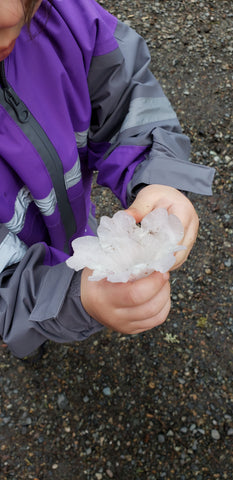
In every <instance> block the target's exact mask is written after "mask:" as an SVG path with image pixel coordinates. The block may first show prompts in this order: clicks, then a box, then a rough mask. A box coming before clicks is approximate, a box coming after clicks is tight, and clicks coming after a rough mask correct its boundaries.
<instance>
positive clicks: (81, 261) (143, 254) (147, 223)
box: [66, 208, 185, 282]
mask: <svg viewBox="0 0 233 480" xmlns="http://www.w3.org/2000/svg"><path fill="white" fill-rule="evenodd" d="M183 235H184V230H183V226H182V224H181V222H180V220H179V219H178V218H177V217H176V216H175V215H168V212H167V210H166V209H164V208H157V209H155V210H153V211H152V212H150V213H149V214H148V215H146V216H145V217H144V218H143V220H142V222H141V227H140V226H138V225H137V224H136V222H135V220H134V218H133V217H132V216H131V215H128V214H127V213H126V212H125V211H123V210H122V211H119V212H117V213H116V214H115V215H114V216H113V217H112V218H109V217H106V216H104V217H102V218H101V220H100V225H99V227H98V229H97V237H81V238H77V239H76V240H74V241H73V242H72V247H73V250H74V254H73V256H72V257H70V258H69V259H68V260H67V262H66V263H67V265H68V266H69V267H71V268H74V269H75V270H77V271H78V270H81V269H82V268H84V267H88V268H90V269H91V270H93V274H92V276H91V277H89V279H90V280H93V281H97V280H101V279H103V278H107V280H108V281H110V282H127V281H128V280H135V279H138V278H142V277H145V276H147V275H149V274H150V273H152V272H154V271H155V270H156V271H159V272H161V273H165V272H167V271H168V270H169V269H170V268H171V267H172V266H173V265H174V263H175V256H174V253H175V252H177V251H178V250H182V249H184V248H185V247H183V246H180V245H178V243H179V242H180V241H181V240H182V238H183Z"/></svg>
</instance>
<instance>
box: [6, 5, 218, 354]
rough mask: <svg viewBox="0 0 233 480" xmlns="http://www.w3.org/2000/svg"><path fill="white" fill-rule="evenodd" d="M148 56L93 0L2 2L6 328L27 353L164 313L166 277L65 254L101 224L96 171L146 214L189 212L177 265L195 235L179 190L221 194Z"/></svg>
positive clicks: (150, 323)
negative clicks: (104, 272)
mask: <svg viewBox="0 0 233 480" xmlns="http://www.w3.org/2000/svg"><path fill="white" fill-rule="evenodd" d="M29 22H30V30H29V28H28V25H26V23H27V24H29ZM149 60H150V58H149V54H148V51H147V48H146V45H145V42H144V41H143V40H142V38H141V37H139V36H138V35H137V34H136V33H135V32H134V31H133V30H132V29H130V28H129V27H128V26H126V25H125V24H123V23H121V22H119V21H117V19H116V18H114V17H113V16H111V15H110V14H109V13H108V12H106V11H105V10H103V9H102V8H101V7H100V6H99V5H98V4H97V3H96V2H95V1H94V0H67V1H66V2H62V1H61V0H53V1H52V2H51V5H49V2H48V1H46V0H43V1H41V0H40V1H30V0H27V1H26V0H8V1H7V2H6V1H4V2H1V4H0V62H1V63H0V85H1V88H0V172H1V184H0V196H1V201H0V222H1V224H0V271H1V274H0V307H1V308H0V335H1V336H2V338H3V340H4V341H5V342H6V343H7V344H8V346H9V348H10V350H11V351H12V353H13V354H14V355H16V356H17V357H20V358H21V357H24V356H25V355H28V354H29V353H30V352H33V351H34V350H35V349H36V348H38V347H39V346H40V345H41V344H43V343H44V342H45V341H46V339H50V340H53V341H55V342H72V341H79V340H83V339H85V338H87V337H88V336H89V335H91V334H93V333H95V332H97V331H98V330H100V329H101V328H102V327H103V325H105V326H109V327H111V328H112V329H114V330H116V331H119V332H123V333H129V334H135V333H139V332H142V331H146V330H149V329H151V328H153V327H155V326H157V325H159V324H161V323H162V322H164V321H165V319H166V318H167V315H168V313H169V309H170V285H169V274H164V275H162V274H161V273H158V272H155V273H153V274H152V275H150V276H149V277H147V278H144V279H141V280H137V281H135V282H128V283H127V284H121V283H118V284H111V283H109V282H107V281H106V280H103V281H100V282H90V281H88V276H89V274H90V272H89V271H88V269H87V268H85V269H84V270H83V271H82V272H74V271H72V270H71V269H69V268H68V267H67V266H66V263H65V260H66V258H67V256H69V255H71V254H72V251H71V247H70V244H71V241H72V240H73V239H74V238H75V237H77V236H83V235H87V234H88V235H89V234H91V233H92V234H93V232H95V229H96V225H95V220H94V217H93V212H94V210H93V206H92V204H91V201H90V192H91V182H92V172H93V171H94V170H97V171H98V179H97V181H98V183H99V184H100V185H103V186H107V187H109V188H111V190H112V192H113V193H114V194H115V195H116V196H117V197H118V198H119V199H120V201H121V203H122V206H123V207H124V208H127V207H128V213H129V214H131V215H133V216H134V217H135V219H136V221H137V222H139V221H140V220H141V219H142V218H143V217H144V216H145V215H146V214H147V213H149V212H150V211H151V210H153V209H154V208H155V207H165V208H167V209H168V211H169V213H174V214H176V215H177V216H178V217H179V218H180V220H181V222H182V223H183V225H184V230H185V235H184V240H183V244H184V245H185V246H186V247H187V249H186V251H182V252H179V253H178V254H177V261H176V268H177V267H178V266H180V265H181V264H182V263H183V262H184V261H185V259H186V258H187V256H188V253H189V252H190V250H191V248H192V246H193V243H194V242H195V239H196V235H197V229H198V218H197V214H196V212H195V210H194V207H193V206H192V204H191V202H190V201H189V200H188V199H187V197H186V196H185V195H184V194H183V193H181V191H192V192H195V193H199V194H207V195H210V194H211V183H212V179H213V174H214V171H213V169H210V168H207V167H205V166H202V165H194V164H192V163H190V162H189V161H188V157H189V150H190V148H189V141H188V139H187V137H186V136H184V135H183V134H182V133H181V129H180V125H179V123H178V120H177V117H176V115H175V113H174V111H173V109H172V107H171V105H170V103H169V101H168V100H167V98H166V97H165V96H164V93H163V91H162V89H161V87H160V85H159V84H158V82H157V81H156V80H155V78H154V77H153V75H152V74H151V73H150V71H149V70H148V64H149Z"/></svg>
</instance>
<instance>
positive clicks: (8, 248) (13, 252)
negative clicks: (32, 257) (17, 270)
mask: <svg viewBox="0 0 233 480" xmlns="http://www.w3.org/2000/svg"><path fill="white" fill-rule="evenodd" d="M26 251H27V246H26V245H25V243H23V242H22V241H21V240H20V239H19V238H18V237H17V236H16V235H15V234H14V233H11V232H9V233H8V234H7V235H6V237H5V238H4V240H3V241H2V243H1V244H0V273H1V272H2V271H3V270H4V268H6V267H9V266H10V265H13V264H14V263H18V262H20V260H22V258H23V257H24V255H25V253H26Z"/></svg>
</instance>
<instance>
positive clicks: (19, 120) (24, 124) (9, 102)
mask: <svg viewBox="0 0 233 480" xmlns="http://www.w3.org/2000/svg"><path fill="white" fill-rule="evenodd" d="M0 85H1V86H2V88H0V105H3V106H4V108H5V109H6V111H7V112H8V114H9V115H10V116H11V118H12V119H13V120H14V121H15V122H16V124H17V125H18V126H19V127H20V129H21V130H22V131H23V133H24V134H25V135H26V137H27V138H28V139H29V140H30V142H31V143H32V145H33V146H34V148H35V149H36V150H37V152H38V153H39V155H40V157H41V159H42V161H43V163H44V165H45V167H46V169H47V171H48V173H49V175H50V178H51V180H52V184H53V187H54V190H55V194H56V198H57V206H58V210H59V212H60V216H61V221H62V224H63V227H64V231H65V236H66V241H65V245H64V252H66V253H68V254H70V249H69V242H70V238H71V237H72V236H73V235H74V233H75V232H76V220H75V217H74V213H73V211H72V208H71V205H70V202H69V199H68V195H67V191H66V186H65V181H64V173H63V166H62V162H61V159H60V157H59V155H58V153H57V151H56V149H55V148H54V146H53V144H52V143H51V141H50V140H49V138H48V136H47V134H46V133H45V131H44V130H43V128H42V127H41V126H40V124H39V123H38V122H37V120H36V119H35V117H34V116H33V115H32V113H31V112H30V110H28V108H27V107H26V105H25V104H24V103H23V101H22V100H21V99H20V98H19V97H18V95H17V94H16V92H15V91H14V90H13V88H12V87H11V86H10V84H9V83H8V81H7V78H6V74H5V67H4V62H3V61H2V62H0Z"/></svg>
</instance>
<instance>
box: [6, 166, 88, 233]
mask: <svg viewBox="0 0 233 480" xmlns="http://www.w3.org/2000/svg"><path fill="white" fill-rule="evenodd" d="M81 176H82V175H81V167H80V160H79V157H78V159H77V161H76V162H75V164H74V166H73V167H72V168H71V169H70V170H69V171H68V172H67V173H66V174H65V175H64V179H65V186H66V190H68V189H69V188H71V187H73V186H74V185H76V184H77V183H78V182H79V181H80V180H81ZM32 201H34V203H35V204H36V205H37V207H38V208H39V210H40V212H41V213H42V215H45V216H46V217H48V216H50V215H52V214H53V213H54V211H55V208H56V205H57V198H56V193H55V190H54V188H52V189H51V191H50V192H49V194H48V195H47V196H46V197H45V198H39V199H38V198H32V195H31V193H30V191H29V190H28V188H27V187H26V186H24V187H23V188H21V190H20V191H19V193H18V195H17V198H16V201H15V211H14V215H13V217H12V218H11V220H9V222H7V223H5V225H6V227H7V228H8V230H10V232H13V233H19V232H21V230H22V229H23V227H24V223H25V218H26V213H27V209H28V207H29V205H30V203H31V202H32Z"/></svg>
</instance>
